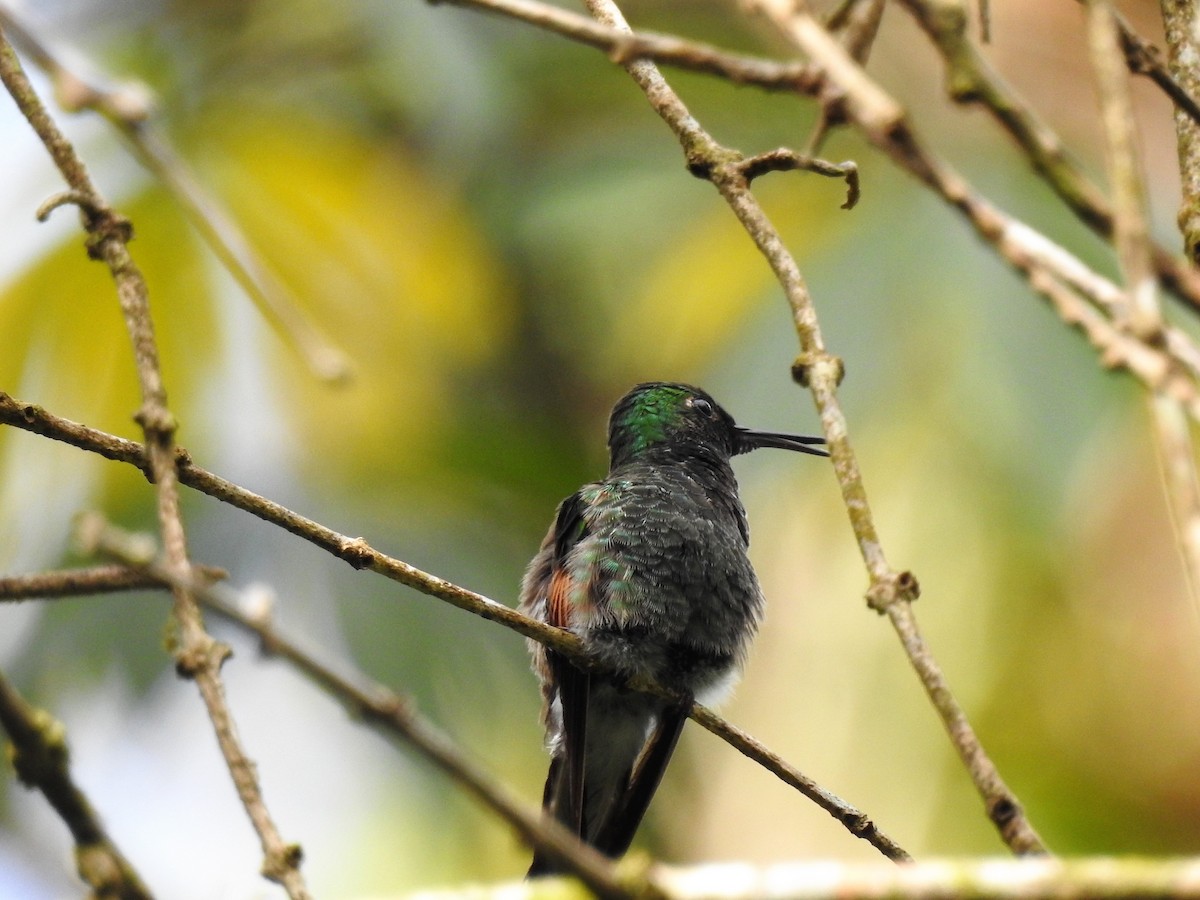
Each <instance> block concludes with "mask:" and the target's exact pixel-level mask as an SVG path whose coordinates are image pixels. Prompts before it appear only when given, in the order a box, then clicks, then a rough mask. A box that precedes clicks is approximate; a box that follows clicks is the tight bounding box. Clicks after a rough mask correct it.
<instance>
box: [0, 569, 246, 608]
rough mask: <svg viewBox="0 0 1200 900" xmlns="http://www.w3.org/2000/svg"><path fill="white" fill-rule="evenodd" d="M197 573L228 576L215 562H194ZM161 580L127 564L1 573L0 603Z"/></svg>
mask: <svg viewBox="0 0 1200 900" xmlns="http://www.w3.org/2000/svg"><path fill="white" fill-rule="evenodd" d="M196 568H197V570H198V571H199V574H200V575H201V576H202V577H204V578H205V579H207V580H209V581H217V580H220V579H222V578H225V577H226V576H227V573H226V572H225V570H224V569H218V568H216V567H215V566H197V567H196ZM162 587H163V584H162V581H160V580H159V579H157V578H152V577H150V576H149V575H146V574H145V573H143V572H137V571H135V570H133V569H130V568H129V567H128V566H92V567H91V568H88V569H59V570H58V571H54V572H36V573H33V574H30V575H4V576H0V603H7V602H11V601H17V600H31V599H34V598H40V599H43V600H48V599H58V598H62V597H86V596H89V595H91V594H111V593H115V592H118V591H145V590H162Z"/></svg>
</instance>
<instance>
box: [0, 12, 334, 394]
mask: <svg viewBox="0 0 1200 900" xmlns="http://www.w3.org/2000/svg"><path fill="white" fill-rule="evenodd" d="M0 27H2V28H3V29H4V30H5V31H6V32H8V33H9V34H10V35H11V36H12V39H13V41H14V42H15V43H16V44H17V46H19V47H20V48H21V49H22V51H23V52H25V53H27V54H28V55H29V57H30V59H32V60H33V61H34V63H35V64H36V65H37V66H38V68H40V69H41V70H42V71H43V72H45V73H46V74H47V75H48V76H49V77H50V80H51V81H52V82H53V84H54V90H55V96H56V97H57V98H58V100H59V103H60V105H61V106H63V107H64V108H65V109H67V111H68V112H77V111H79V110H83V109H88V110H93V111H95V112H97V113H99V114H100V116H102V117H103V118H104V120H105V121H107V122H108V123H109V124H110V125H112V126H113V128H115V129H116V130H117V132H118V133H119V134H120V135H121V137H122V138H123V139H124V140H125V142H126V144H127V146H128V147H129V148H130V149H131V150H132V152H133V154H134V155H135V156H136V157H137V158H138V160H139V161H140V162H141V163H142V165H144V166H145V167H146V168H147V169H149V170H150V172H151V173H152V174H153V175H154V177H155V178H157V179H158V180H159V182H160V183H161V184H162V185H163V186H164V187H166V189H167V191H168V192H169V193H170V194H171V195H172V196H173V197H174V198H175V200H176V202H178V203H179V205H180V208H181V209H182V210H183V212H184V215H186V216H187V217H188V219H189V220H190V221H191V223H192V225H193V227H195V229H196V231H197V232H199V234H200V236H201V237H202V238H203V239H204V240H205V241H206V242H207V243H208V245H209V247H210V248H211V249H212V251H213V253H214V254H215V255H216V257H217V259H219V260H220V261H221V263H222V265H224V266H225V268H226V269H228V270H229V273H230V274H231V275H233V277H234V280H236V281H237V283H238V284H239V285H240V286H241V288H242V290H244V291H245V292H246V294H247V296H249V297H250V299H251V301H253V302H254V303H255V304H256V305H257V306H258V309H259V312H260V313H261V314H262V316H263V318H265V319H266V320H267V322H268V323H270V324H271V325H272V326H273V327H274V328H275V330H276V332H277V333H278V334H279V335H280V336H281V337H282V339H283V341H284V343H285V344H287V345H288V346H290V347H292V348H294V349H295V350H296V352H297V353H298V354H299V356H300V357H301V359H302V360H303V361H304V363H305V364H306V365H307V366H308V367H309V369H310V370H311V371H312V372H313V373H314V374H315V375H316V376H317V377H319V378H321V379H323V380H325V381H329V382H339V381H343V380H345V379H347V378H349V377H350V375H351V369H350V363H349V360H347V359H346V356H345V354H344V353H342V352H341V351H340V350H338V349H337V348H336V347H335V346H334V345H333V344H332V343H331V342H330V340H329V339H328V338H327V337H326V336H325V335H324V334H322V333H321V332H320V330H319V328H318V327H317V326H316V324H315V323H313V322H312V321H310V320H309V318H308V317H307V316H306V315H305V313H304V311H303V308H302V307H301V306H300V305H299V304H298V303H297V302H296V300H295V298H293V297H291V296H290V295H289V293H288V291H287V289H286V288H285V287H284V286H283V285H282V284H281V283H280V281H279V279H278V278H277V277H276V276H275V274H274V273H273V272H272V271H271V270H270V269H269V268H268V267H267V266H266V265H265V264H264V263H263V262H262V261H261V260H260V259H259V257H258V256H257V255H256V254H255V252H254V250H253V248H252V247H251V245H250V241H249V240H248V239H247V238H246V236H245V235H244V234H243V233H242V230H241V229H240V228H239V227H238V225H237V223H236V222H235V221H234V220H233V218H232V217H231V216H230V215H229V214H228V213H227V212H226V211H225V209H224V207H222V206H221V204H220V203H219V202H218V201H217V200H216V199H215V198H214V197H213V196H212V195H211V194H210V193H209V192H208V191H207V190H205V189H204V187H202V186H201V184H200V182H199V181H198V180H197V179H196V177H195V176H194V175H193V174H192V172H191V170H190V169H189V168H188V166H187V164H186V163H185V162H184V161H183V159H181V158H180V156H179V154H178V153H176V152H175V149H174V147H172V145H171V143H170V142H169V141H168V140H167V139H166V138H165V137H164V136H163V135H162V133H161V132H160V130H159V129H158V128H156V127H155V125H154V122H153V113H154V110H153V104H152V103H151V101H150V99H149V96H148V90H147V89H146V88H145V87H144V86H142V85H140V84H138V85H132V86H131V85H120V86H117V87H112V86H108V85H104V84H100V83H97V81H96V80H95V79H88V78H85V77H83V76H82V75H80V74H79V73H78V72H77V71H73V70H71V69H68V68H67V67H66V66H65V65H64V64H63V63H62V61H61V60H60V59H59V58H58V57H57V56H55V55H54V53H53V52H51V50H50V48H49V47H48V46H47V44H46V43H45V42H44V41H43V40H42V39H41V38H40V37H39V36H38V35H37V33H36V32H35V31H34V29H32V28H30V27H28V26H27V25H26V23H24V22H22V21H21V20H20V19H19V18H18V17H17V15H16V13H15V12H14V11H13V10H11V9H8V8H7V7H6V6H5V5H4V4H2V3H0Z"/></svg>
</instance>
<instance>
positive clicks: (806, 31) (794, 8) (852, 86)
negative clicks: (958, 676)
mask: <svg viewBox="0 0 1200 900" xmlns="http://www.w3.org/2000/svg"><path fill="white" fill-rule="evenodd" d="M754 6H755V7H757V8H758V9H759V10H761V11H762V12H763V13H764V14H765V15H767V16H768V17H769V18H770V19H771V20H772V21H774V22H775V23H776V24H777V25H778V27H779V28H780V30H781V31H782V32H783V33H784V34H785V35H786V36H788V37H789V38H790V39H791V40H792V41H793V42H795V44H796V45H797V46H798V47H799V48H800V49H801V50H803V51H804V53H805V55H806V56H807V57H808V58H809V59H810V60H811V61H812V62H813V63H814V64H816V65H817V66H818V67H820V68H821V69H822V70H823V71H824V72H825V74H826V77H828V78H829V79H830V80H831V81H833V82H835V83H836V84H838V85H839V86H840V87H841V89H842V90H843V91H844V92H845V95H846V101H845V110H846V113H847V115H848V116H849V117H850V119H851V121H852V122H853V123H854V124H855V125H856V126H857V127H858V128H860V129H861V130H863V131H864V132H865V133H866V134H867V135H868V136H869V137H872V138H874V139H877V140H879V141H880V142H881V143H884V144H886V145H887V146H888V149H889V151H890V152H891V153H892V155H897V148H896V147H895V146H893V142H896V141H901V140H902V139H903V137H904V136H905V135H906V134H907V129H906V126H905V123H904V114H903V109H902V108H901V107H900V105H899V104H898V103H896V102H895V101H894V100H893V99H892V98H891V97H889V96H888V95H887V94H886V93H885V92H883V91H882V90H881V89H880V88H879V87H878V86H876V85H875V83H874V82H873V81H872V80H871V79H870V78H869V76H868V75H867V74H866V73H865V72H864V71H863V70H862V68H861V67H860V66H859V65H858V63H857V62H856V61H855V60H854V59H853V58H852V57H851V56H850V55H849V54H848V53H847V52H846V50H845V48H844V47H842V46H841V45H840V44H839V43H838V42H837V41H836V40H834V38H833V37H832V35H830V34H829V32H827V31H826V30H825V29H824V28H823V27H822V26H821V24H820V23H819V22H818V21H817V20H816V19H815V18H814V17H813V16H812V15H811V13H809V12H807V11H806V10H805V9H804V8H803V5H802V4H801V5H794V4H791V3H784V2H782V0H779V2H776V0H754ZM907 143H908V142H907V141H904V143H903V144H902V145H901V146H905V147H907ZM908 161H909V163H910V164H915V163H916V160H913V159H911V158H910V159H909V160H908ZM922 162H923V161H922ZM922 174H923V175H924V176H925V177H926V178H928V177H929V174H930V173H928V172H924V173H922ZM723 193H724V192H723ZM735 209H736V207H735ZM740 217H741V216H740V215H739V218H740ZM744 221H745V220H744ZM747 228H748V230H750V233H751V235H752V236H753V235H755V233H756V232H755V230H754V229H752V228H751V226H750V225H748V226H747ZM777 252H780V253H786V251H784V250H783V249H782V244H781V243H780V245H779V250H778V251H777ZM789 259H790V257H789ZM793 265H794V264H793ZM776 271H777V273H778V274H780V275H781V281H782V280H783V278H782V276H783V274H784V273H785V272H786V270H784V271H782V272H781V271H780V269H778V268H777V269H776ZM784 283H785V284H786V282H784ZM789 296H791V295H790V294H789ZM804 300H805V303H807V302H808V299H807V294H805V295H804ZM811 315H812V318H813V321H814V324H815V313H813V314H811ZM801 345H802V347H804V349H805V351H806V352H807V347H806V346H805V344H804V334H803V331H802V332H801ZM813 371H814V367H813V366H812V365H811V362H810V361H809V360H808V359H801V360H800V361H799V371H798V375H800V376H801V377H802V378H803V379H805V380H807V381H808V382H809V383H811V384H812V385H813V391H814V395H815V396H816V397H817V404H818V408H819V409H821V410H822V422H826V421H827V417H826V414H825V412H824V410H825V409H826V407H827V405H829V404H830V402H831V401H832V400H833V397H832V387H833V386H834V384H835V382H834V381H833V380H831V379H829V380H826V381H824V382H821V381H818V382H815V383H814V382H813ZM823 385H828V386H827V387H823ZM829 418H830V419H833V418H834V417H833V416H832V415H831V416H829ZM830 424H833V425H835V426H836V427H835V428H834V429H831V428H830ZM830 424H827V426H826V427H827V430H826V437H827V439H828V440H829V444H830V449H831V451H832V453H833V457H834V461H835V468H836V469H837V471H838V480H839V482H840V483H841V485H842V494H843V500H844V502H845V504H846V508H847V510H848V511H849V513H850V518H851V524H852V525H853V527H854V532H855V535H856V536H857V538H858V542H859V547H860V550H861V552H862V555H863V559H864V560H865V562H866V564H867V569H868V572H869V573H870V575H871V586H870V588H869V589H868V593H867V597H868V602H869V603H870V605H871V606H872V608H874V609H876V610H878V611H879V612H881V613H886V614H887V616H888V618H889V620H890V621H891V623H892V626H893V627H894V628H895V630H896V633H897V635H898V636H899V637H900V640H901V643H902V644H903V646H904V649H905V652H906V653H907V654H908V658H909V661H910V663H911V664H912V666H913V668H914V670H915V671H916V672H917V674H918V676H919V677H920V679H921V683H922V685H923V686H924V688H925V691H926V693H927V694H928V695H929V698H930V700H931V702H932V703H933V705H934V708H935V709H936V710H937V712H938V715H939V716H940V717H941V719H942V723H943V725H944V726H945V728H946V731H947V733H948V734H949V735H950V738H951V740H952V742H953V743H954V747H955V749H956V750H957V751H958V753H959V756H960V757H961V758H962V759H963V762H964V764H965V765H966V768H967V771H968V773H969V774H970V776H971V780H972V782H973V783H974V785H975V787H976V790H977V791H978V792H979V794H980V796H981V797H982V799H983V801H984V807H985V809H986V810H987V813H988V816H989V817H990V818H991V820H992V822H993V824H994V825H995V826H996V828H997V830H998V831H999V832H1000V835H1001V837H1002V838H1003V839H1004V841H1005V843H1006V844H1007V845H1008V846H1009V847H1010V848H1011V849H1012V850H1013V851H1014V852H1015V853H1020V854H1025V853H1044V852H1046V848H1045V844H1044V843H1043V842H1042V840H1041V838H1040V837H1039V836H1038V834H1037V832H1036V831H1035V830H1034V829H1033V826H1032V825H1031V824H1030V823H1029V821H1028V819H1027V817H1026V816H1025V814H1024V811H1023V810H1022V808H1021V805H1020V803H1019V802H1018V800H1017V798H1016V796H1015V794H1013V792H1012V790H1011V789H1009V788H1008V786H1007V785H1006V784H1005V783H1004V781H1003V779H1001V777H1000V774H999V772H998V771H997V769H996V766H995V764H994V763H993V762H992V761H991V759H990V757H988V755H987V754H986V752H985V751H984V749H983V746H982V745H981V744H980V742H979V739H978V737H977V736H976V735H975V733H974V730H973V729H972V728H971V726H970V724H969V722H968V720H967V717H966V713H965V712H964V711H963V710H962V707H961V706H960V705H959V704H958V702H957V701H956V700H955V699H954V695H953V694H952V693H951V692H950V690H949V688H948V686H947V684H946V679H945V676H944V675H943V673H942V672H941V669H940V667H939V666H938V665H937V663H936V661H935V660H934V658H933V656H932V655H931V654H930V653H929V651H928V648H927V647H926V645H925V642H924V640H923V638H922V637H921V634H920V631H919V629H918V627H917V622H916V619H915V617H914V615H913V612H912V601H913V600H914V599H916V597H917V596H918V593H919V589H918V586H917V582H916V579H915V578H914V577H913V576H912V575H911V574H910V573H908V572H899V571H895V570H893V569H892V568H891V567H890V566H888V564H887V562H886V559H885V557H884V555H883V548H882V545H881V544H880V542H879V538H878V535H877V534H876V531H875V526H874V522H873V520H872V517H871V513H870V507H869V506H868V505H867V499H866V493H865V490H864V488H863V486H862V480H861V476H860V475H859V473H858V468H857V464H856V463H855V462H854V459H853V455H852V453H851V451H850V449H849V446H848V445H847V444H846V443H845V422H844V419H842V418H841V415H840V412H838V413H837V421H836V422H835V423H830ZM839 463H840V465H839Z"/></svg>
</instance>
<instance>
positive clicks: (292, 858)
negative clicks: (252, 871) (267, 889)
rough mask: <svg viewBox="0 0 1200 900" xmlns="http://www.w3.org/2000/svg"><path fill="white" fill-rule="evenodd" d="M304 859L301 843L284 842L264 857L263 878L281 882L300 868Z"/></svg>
mask: <svg viewBox="0 0 1200 900" xmlns="http://www.w3.org/2000/svg"><path fill="white" fill-rule="evenodd" d="M303 860H304V848H303V847H301V846H300V845H299V844H284V845H283V846H282V847H279V848H277V849H274V850H272V852H270V853H268V854H267V855H266V858H264V859H263V864H262V869H260V870H259V871H260V872H261V873H262V876H263V878H266V879H267V880H268V881H274V882H275V883H276V884H280V883H282V882H283V879H284V878H285V877H286V876H287V875H288V873H290V872H294V871H295V870H297V869H299V868H300V863H301V862H303Z"/></svg>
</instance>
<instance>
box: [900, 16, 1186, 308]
mask: <svg viewBox="0 0 1200 900" xmlns="http://www.w3.org/2000/svg"><path fill="white" fill-rule="evenodd" d="M901 5H902V6H904V7H905V9H907V10H908V11H909V12H910V13H911V14H912V16H913V18H915V19H916V20H917V22H918V24H920V26H921V27H922V28H923V29H924V30H925V32H926V34H928V35H929V37H930V39H931V40H932V41H933V42H934V44H935V45H936V46H937V48H938V51H939V52H940V53H941V54H942V57H943V59H944V61H945V64H946V82H947V91H948V92H949V94H950V96H951V98H953V99H954V100H957V101H958V102H960V103H977V104H980V105H982V106H983V107H984V108H985V109H987V111H988V112H989V113H991V115H992V117H993V118H995V119H996V121H997V122H998V123H999V124H1000V125H1001V127H1003V128H1004V129H1005V131H1007V132H1008V133H1009V135H1010V136H1011V137H1012V138H1013V140H1014V141H1016V143H1017V145H1018V146H1019V147H1020V148H1021V150H1022V151H1024V153H1025V155H1026V156H1027V157H1028V158H1029V161H1030V163H1031V165H1032V166H1033V169H1034V171H1035V172H1037V173H1038V175H1040V176H1041V177H1042V178H1043V179H1044V180H1045V182H1046V183H1047V184H1048V185H1049V186H1050V188H1051V189H1052V190H1053V191H1054V192H1055V194H1057V195H1058V197H1059V198H1060V199H1061V200H1062V201H1063V202H1064V203H1065V204H1066V205H1067V206H1068V208H1070V209H1071V211H1072V212H1074V213H1075V215H1076V216H1078V217H1079V219H1080V220H1081V221H1082V222H1083V223H1084V224H1085V225H1087V226H1088V227H1089V228H1091V229H1092V230H1093V231H1095V232H1096V233H1097V234H1099V235H1100V236H1101V237H1103V238H1105V239H1106V240H1109V241H1113V240H1114V239H1115V238H1114V235H1113V229H1114V222H1113V210H1112V206H1111V204H1110V203H1109V201H1108V200H1107V199H1106V198H1105V197H1104V195H1103V193H1102V192H1101V191H1100V189H1099V188H1097V187H1096V185H1095V184H1093V183H1092V182H1091V181H1090V180H1089V179H1088V178H1087V176H1086V175H1085V174H1084V172H1083V170H1082V168H1081V167H1080V165H1079V164H1078V162H1076V161H1075V160H1074V159H1073V158H1072V157H1071V155H1070V154H1069V153H1068V152H1067V151H1066V149H1065V148H1064V147H1063V144H1062V141H1061V140H1060V138H1059V137H1058V135H1057V134H1055V133H1054V131H1053V130H1052V129H1051V128H1050V127H1049V126H1048V125H1046V124H1045V123H1044V122H1042V121H1041V120H1040V119H1039V118H1038V117H1037V116H1036V114H1035V113H1034V112H1033V110H1032V109H1030V108H1029V106H1028V105H1027V104H1026V103H1025V102H1024V101H1023V100H1022V99H1021V98H1020V97H1018V96H1017V95H1016V93H1015V92H1014V91H1013V90H1012V89H1011V88H1009V87H1008V86H1007V85H1006V84H1005V83H1004V81H1003V79H1002V78H1001V77H1000V75H999V74H998V73H997V72H996V71H995V70H994V69H992V67H991V66H990V65H989V64H988V62H987V60H986V59H985V57H984V56H983V54H982V53H981V52H980V50H979V47H978V46H977V45H976V43H975V42H974V41H973V40H972V39H971V37H970V35H969V33H968V29H967V21H966V15H965V11H964V10H963V9H962V8H961V7H960V6H958V5H956V4H948V3H939V2H934V0H901ZM1196 127H1197V126H1195V124H1194V123H1193V125H1192V128H1196ZM1150 253H1151V256H1152V260H1153V265H1154V269H1155V271H1156V272H1157V273H1158V277H1159V278H1160V279H1161V280H1162V282H1163V284H1164V286H1166V287H1167V288H1168V289H1169V290H1171V291H1172V292H1174V293H1175V294H1176V295H1177V296H1178V297H1179V298H1180V299H1181V300H1183V301H1184V302H1185V303H1187V304H1188V306H1190V307H1191V308H1192V309H1193V310H1195V311H1200V273H1198V272H1197V271H1196V270H1195V269H1193V268H1191V267H1189V266H1187V265H1185V264H1183V263H1181V262H1180V261H1179V260H1178V259H1177V258H1176V257H1175V255H1174V254H1173V253H1171V252H1169V251H1168V250H1166V249H1164V248H1163V247H1160V246H1158V245H1157V244H1151V245H1150Z"/></svg>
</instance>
